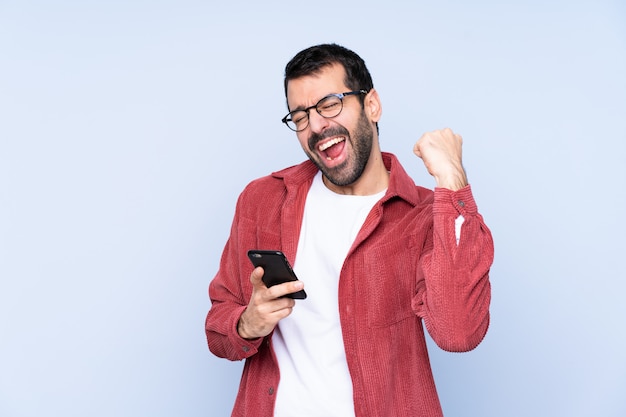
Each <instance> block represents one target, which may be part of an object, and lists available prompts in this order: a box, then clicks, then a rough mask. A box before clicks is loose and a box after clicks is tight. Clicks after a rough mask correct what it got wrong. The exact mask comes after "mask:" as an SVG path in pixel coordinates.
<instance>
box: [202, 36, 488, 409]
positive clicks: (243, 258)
mask: <svg viewBox="0 0 626 417" xmlns="http://www.w3.org/2000/svg"><path fill="white" fill-rule="evenodd" d="M285 95H286V99H287V106H288V109H289V114H287V116H286V117H285V118H284V119H283V122H284V123H285V124H287V126H288V127H289V128H291V129H292V130H294V131H295V132H296V136H297V138H298V141H299V142H300V145H301V146H302V149H303V150H304V152H305V153H306V154H307V156H308V158H309V160H308V161H306V162H303V163H302V164H300V165H297V166H294V167H290V168H287V169H284V170H282V171H278V172H275V173H273V174H272V175H270V176H267V177H264V178H260V179H258V180H256V181H253V182H252V183H251V184H249V185H248V186H247V187H246V189H245V190H244V191H243V192H242V194H241V195H240V197H239V200H238V202H237V208H236V211H235V218H234V221H233V225H232V229H231V234H230V237H229V239H228V242H227V243H226V246H225V248H224V251H223V254H222V258H221V262H220V268H219V271H218V273H217V275H216V276H215V278H214V279H213V281H212V282H211V284H210V286H209V295H210V298H211V301H212V306H211V309H210V311H209V313H208V316H207V320H206V334H207V340H208V344H209V348H210V349H211V351H212V352H213V353H214V354H216V355H217V356H220V357H224V358H228V359H230V360H242V359H245V360H246V363H245V366H244V370H243V375H242V379H241V384H240V388H239V393H238V395H237V399H236V402H235V406H234V410H233V413H232V415H233V416H255V417H256V416H276V417H284V416H297V417H303V416H324V417H329V416H358V417H360V416H385V417H386V416H395V417H399V416H411V417H414V416H441V415H442V411H441V406H440V404H439V400H438V397H437V392H436V389H435V385H434V381H433V376H432V372H431V369H430V364H429V359H428V353H427V350H426V341H425V336H424V331H423V327H422V322H423V323H425V325H426V328H427V329H428V331H429V333H430V335H431V336H432V338H433V340H434V341H435V342H436V343H437V344H438V346H440V347H441V348H442V349H445V350H448V351H455V352H461V351H468V350H471V349H473V348H474V347H476V346H477V345H478V344H479V343H480V341H481V340H482V339H483V337H484V335H485V333H486V332H487V327H488V325H489V302H490V284H489V278H488V273H489V268H490V266H491V264H492V261H493V241H492V238H491V234H490V232H489V230H488V228H487V227H486V226H485V224H484V223H483V219H482V217H481V216H480V215H479V214H478V212H477V208H476V203H475V202H474V199H473V196H472V193H471V189H470V186H469V185H468V183H467V179H466V175H465V171H464V169H463V166H462V160H461V142H462V140H461V137H460V136H459V135H457V134H455V133H453V132H452V131H451V130H450V129H444V130H441V131H435V132H431V133H427V134H425V135H423V136H422V137H421V138H420V139H419V140H418V141H417V143H416V144H415V146H414V149H413V151H414V153H415V155H417V156H418V157H419V158H421V159H422V160H423V163H424V164H425V166H426V168H427V169H428V172H429V173H430V174H431V175H433V177H434V178H435V180H436V182H437V188H435V190H434V192H433V191H430V190H427V189H425V188H421V187H418V186H415V185H414V183H413V181H412V180H411V179H410V178H409V177H408V175H407V174H406V172H405V171H404V169H403V168H402V166H401V165H400V163H399V162H398V160H397V159H396V157H395V156H394V155H392V154H388V153H383V152H381V150H380V147H379V141H378V121H379V120H380V117H381V112H382V108H381V102H380V98H379V96H378V93H377V92H376V90H375V89H374V87H373V84H372V79H371V76H370V74H369V72H368V70H367V68H366V66H365V63H364V62H363V60H362V59H361V58H360V57H359V56H358V55H356V54H355V53H354V52H352V51H350V50H348V49H345V48H343V47H341V46H338V45H334V44H330V45H318V46H314V47H311V48H308V49H305V50H304V51H302V52H300V53H298V54H297V55H296V56H295V57H294V58H293V59H292V60H291V61H290V62H289V63H288V64H287V67H286V70H285ZM249 249H267V250H281V251H283V252H284V253H285V255H286V256H287V258H288V259H289V260H290V261H292V263H293V265H294V271H295V273H296V275H297V276H298V277H299V279H300V280H299V281H294V282H289V283H284V284H280V285H276V286H273V287H271V288H267V287H266V286H265V285H264V284H263V282H262V276H263V273H264V271H263V269H262V268H260V267H259V268H256V269H253V267H252V265H251V263H250V261H249V260H248V258H247V251H248V250H249ZM304 283H306V292H307V294H308V298H307V299H305V300H298V301H295V300H293V299H291V298H288V297H283V296H284V295H286V294H289V293H293V292H297V291H300V290H301V289H303V288H304Z"/></svg>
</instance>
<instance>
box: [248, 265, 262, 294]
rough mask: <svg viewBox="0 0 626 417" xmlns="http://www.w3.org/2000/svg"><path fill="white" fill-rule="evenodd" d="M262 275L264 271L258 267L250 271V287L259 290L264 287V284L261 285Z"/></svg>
mask: <svg viewBox="0 0 626 417" xmlns="http://www.w3.org/2000/svg"><path fill="white" fill-rule="evenodd" d="M264 273H265V271H264V270H263V268H262V267H260V266H257V267H256V268H254V269H253V270H252V273H251V274H250V282H251V283H252V286H253V287H254V288H258V289H261V288H263V287H265V284H264V283H263V279H262V278H263V274H264Z"/></svg>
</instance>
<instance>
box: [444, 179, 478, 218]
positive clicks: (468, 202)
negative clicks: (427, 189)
mask: <svg viewBox="0 0 626 417" xmlns="http://www.w3.org/2000/svg"><path fill="white" fill-rule="evenodd" d="M477 212H478V207H477V206H476V201H474V196H473V194H472V188H471V186H470V185H466V186H465V187H463V188H461V189H460V190H457V191H452V190H449V189H447V188H440V187H436V188H435V201H434V202H433V214H451V215H456V216H458V215H459V214H460V215H462V216H463V217H467V216H471V215H474V214H476V213H477Z"/></svg>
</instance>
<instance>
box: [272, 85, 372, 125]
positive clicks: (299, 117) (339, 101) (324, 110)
mask: <svg viewBox="0 0 626 417" xmlns="http://www.w3.org/2000/svg"><path fill="white" fill-rule="evenodd" d="M357 94H367V91H365V90H357V91H348V92H347V93H338V94H329V95H327V96H326V97H324V98H322V99H321V100H320V101H318V102H317V104H316V105H314V106H311V107H307V108H306V109H302V110H294V111H292V112H291V113H289V114H287V116H285V117H283V119H282V120H281V121H282V122H283V123H284V124H286V125H287V127H288V128H289V129H291V130H293V131H294V132H302V131H303V130H304V129H306V128H307V127H308V126H309V112H310V111H311V109H315V111H316V112H318V113H319V115H320V116H322V117H324V118H326V119H331V118H333V117H337V116H339V113H341V110H343V98H344V97H346V96H353V95H357Z"/></svg>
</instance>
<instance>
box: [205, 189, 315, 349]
mask: <svg viewBox="0 0 626 417" xmlns="http://www.w3.org/2000/svg"><path fill="white" fill-rule="evenodd" d="M247 197H248V195H247V194H246V192H245V191H244V193H242V196H241V197H240V198H239V201H238V202H237V209H236V211H235V220H234V221H233V224H232V227H231V233H230V237H229V239H228V242H227V243H226V246H225V248H224V251H223V253H222V257H221V260H220V268H219V271H218V273H217V275H216V276H215V278H214V279H213V281H211V284H210V285H209V296H210V298H211V302H212V305H211V309H210V310H209V313H208V315H207V318H206V322H205V331H206V336H207V342H208V345H209V349H210V350H211V351H212V352H213V353H214V354H215V355H217V356H219V357H224V358H227V359H230V360H241V359H245V358H247V357H250V356H252V355H254V354H255V353H256V352H257V351H258V349H259V347H260V345H261V343H262V341H263V337H265V336H267V335H269V334H270V333H271V332H272V331H273V330H274V327H275V326H276V324H277V323H278V321H279V320H281V319H282V318H284V317H286V316H288V315H289V314H291V311H292V308H293V306H294V303H295V302H294V300H293V299H291V298H281V297H282V296H283V295H285V294H287V293H291V292H296V291H299V290H300V289H302V288H303V284H302V282H300V281H296V282H289V283H284V284H280V285H275V286H273V287H272V288H267V287H266V286H265V284H263V281H262V277H263V272H264V271H263V268H255V269H254V270H252V264H251V263H250V261H249V260H248V259H247V255H246V254H247V251H248V249H251V248H252V247H253V246H254V245H257V244H259V243H258V242H259V240H258V239H257V231H256V224H255V223H254V222H253V221H251V220H249V219H251V218H252V219H254V218H257V217H255V216H256V214H257V212H256V211H255V207H258V205H252V204H250V201H256V199H255V198H254V197H249V198H247ZM250 208H252V209H251V210H249V211H248V212H246V216H245V217H246V218H245V219H243V220H242V218H243V217H244V216H242V212H244V210H246V209H250Z"/></svg>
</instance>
